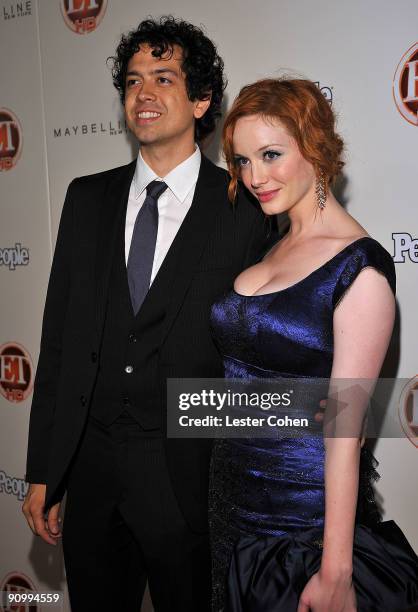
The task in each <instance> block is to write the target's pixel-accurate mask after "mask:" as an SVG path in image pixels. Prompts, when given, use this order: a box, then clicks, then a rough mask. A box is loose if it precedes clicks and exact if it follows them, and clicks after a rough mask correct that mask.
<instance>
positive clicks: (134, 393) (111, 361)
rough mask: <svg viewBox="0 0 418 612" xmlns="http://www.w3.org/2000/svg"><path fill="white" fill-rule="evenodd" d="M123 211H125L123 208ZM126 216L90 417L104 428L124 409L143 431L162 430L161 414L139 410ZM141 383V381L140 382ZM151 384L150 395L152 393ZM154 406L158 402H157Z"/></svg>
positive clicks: (119, 233) (118, 238)
mask: <svg viewBox="0 0 418 612" xmlns="http://www.w3.org/2000/svg"><path fill="white" fill-rule="evenodd" d="M125 210H126V209H125ZM125 216H126V215H125V213H124V214H123V215H121V222H120V223H119V227H118V228H117V234H116V244H115V249H114V257H113V262H112V271H111V275H110V282H109V292H108V302H107V306H106V318H105V325H104V330H103V341H102V347H101V351H100V362H99V373H98V378H97V382H96V386H95V390H94V393H93V398H92V404H91V408H90V414H91V415H93V416H94V417H95V418H96V419H98V420H100V421H101V422H102V423H104V424H105V425H110V424H111V423H112V422H113V421H114V420H115V419H116V418H117V417H118V416H119V415H120V414H121V413H122V412H124V411H125V410H126V411H127V412H129V414H130V415H131V416H132V417H133V418H134V419H135V420H136V421H137V423H139V425H141V427H142V429H144V430H148V431H149V430H161V413H160V410H159V409H158V408H157V407H156V409H155V411H154V412H153V413H150V411H149V409H148V410H147V411H146V412H145V411H142V410H141V396H140V394H139V389H138V387H139V383H138V381H139V377H141V376H145V373H144V368H141V365H140V364H141V362H143V359H144V356H143V355H141V350H142V347H141V342H140V338H139V336H138V334H137V332H136V323H137V317H138V316H139V313H140V311H139V313H138V314H137V316H136V317H135V316H134V312H133V310H132V305H131V297H130V293H129V285H128V277H127V271H126V263H125V239H124V236H125ZM142 382H143V381H142ZM152 387H153V385H152V384H151V381H150V393H151V394H152ZM156 405H157V402H156Z"/></svg>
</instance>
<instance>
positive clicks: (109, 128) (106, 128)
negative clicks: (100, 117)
mask: <svg viewBox="0 0 418 612" xmlns="http://www.w3.org/2000/svg"><path fill="white" fill-rule="evenodd" d="M127 133H128V126H127V125H126V121H105V122H100V123H82V124H79V125H71V126H66V127H60V128H54V138H60V137H61V136H85V135H87V134H107V135H108V136H118V135H119V134H127Z"/></svg>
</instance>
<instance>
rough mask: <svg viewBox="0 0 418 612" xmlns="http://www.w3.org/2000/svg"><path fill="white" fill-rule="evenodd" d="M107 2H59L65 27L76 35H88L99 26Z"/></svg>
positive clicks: (102, 0)
mask: <svg viewBox="0 0 418 612" xmlns="http://www.w3.org/2000/svg"><path fill="white" fill-rule="evenodd" d="M106 7H107V0H61V12H62V16H63V17H64V21H65V23H66V24H67V26H68V27H69V28H70V30H72V31H73V32H76V34H89V33H90V32H93V31H94V30H95V29H96V28H97V27H98V26H99V24H100V22H101V21H102V19H103V16H104V14H105V12H106Z"/></svg>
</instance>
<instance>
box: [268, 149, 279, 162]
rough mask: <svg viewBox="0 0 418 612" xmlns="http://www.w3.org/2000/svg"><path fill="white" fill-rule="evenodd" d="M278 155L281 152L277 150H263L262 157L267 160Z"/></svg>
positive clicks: (271, 159)
mask: <svg viewBox="0 0 418 612" xmlns="http://www.w3.org/2000/svg"><path fill="white" fill-rule="evenodd" d="M280 155H281V153H279V152H278V151H265V152H264V159H267V160H268V161H273V160H275V159H277V158H278V157H280Z"/></svg>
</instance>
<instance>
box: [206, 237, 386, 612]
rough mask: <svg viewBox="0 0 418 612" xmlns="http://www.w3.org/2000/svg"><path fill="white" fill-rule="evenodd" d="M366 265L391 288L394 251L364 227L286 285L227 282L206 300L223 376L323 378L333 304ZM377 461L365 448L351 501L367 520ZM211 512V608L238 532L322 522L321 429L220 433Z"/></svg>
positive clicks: (372, 508)
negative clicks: (242, 290)
mask: <svg viewBox="0 0 418 612" xmlns="http://www.w3.org/2000/svg"><path fill="white" fill-rule="evenodd" d="M366 267H373V268H375V269H376V270H378V271H379V272H380V273H382V274H383V275H384V276H385V277H386V278H387V280H388V282H389V285H390V287H391V288H392V290H393V292H395V282H396V281H395V271H394V265H393V261H392V258H391V256H390V255H389V253H388V252H387V251H386V250H385V249H384V248H383V247H382V246H381V245H380V244H379V243H378V242H376V241H375V240H374V239H372V238H370V237H363V238H360V239H358V240H356V241H355V242H353V243H351V244H350V245H348V246H346V247H345V248H344V249H343V250H342V251H340V252H339V253H338V254H337V255H335V256H334V257H333V258H332V259H330V260H329V261H328V262H327V263H325V264H324V265H322V266H321V267H320V268H318V269H317V270H315V271H314V272H312V273H311V274H309V276H307V277H306V278H304V279H303V280H301V281H299V282H297V283H296V284H294V285H292V286H291V287H288V288H286V289H284V290H281V291H276V292H273V293H268V294H264V295H256V296H243V295H240V294H238V293H237V292H236V291H234V290H231V291H229V292H227V293H226V294H224V295H223V296H221V297H220V298H219V299H218V300H217V301H216V302H215V303H214V304H213V306H212V311H211V325H212V330H213V335H214V339H215V342H216V343H217V346H218V348H219V349H220V352H221V354H222V355H223V360H224V367H225V377H226V378H242V379H254V378H276V377H278V376H279V377H286V378H292V377H300V376H304V377H321V378H328V377H329V376H330V374H331V368H332V360H333V313H334V309H335V308H336V306H337V305H338V303H339V302H340V300H341V299H342V297H343V296H344V294H345V292H346V291H347V290H348V289H349V287H350V285H351V284H352V283H353V281H354V280H355V278H356V277H357V275H358V274H359V272H360V271H361V270H363V269H364V268H366ZM376 464H377V462H376V461H375V460H374V458H373V456H372V455H371V453H370V452H369V451H367V450H365V449H363V450H362V457H361V468H360V486H359V503H358V510H357V514H358V516H360V515H361V521H362V523H363V524H370V523H373V521H378V520H379V516H378V512H377V507H376V504H375V502H374V497H373V489H372V486H371V482H372V481H373V480H374V479H376V477H377V473H376V471H375V469H374V468H375V466H376ZM209 518H210V527H211V540H212V557H213V610H214V612H220V611H222V610H225V609H226V603H225V598H226V595H225V591H226V580H227V575H228V567H229V565H230V561H231V555H232V552H233V549H234V546H235V544H236V542H237V541H238V540H239V539H240V538H241V537H243V536H248V535H253V536H254V535H256V536H277V535H281V534H285V533H296V532H297V531H298V530H300V529H304V528H309V527H318V528H321V527H323V523H324V448H323V441H322V439H321V438H320V437H316V438H302V437H299V438H279V439H225V440H216V441H215V444H214V450H213V456H212V463H211V484H210V493H209ZM257 609H258V608H257ZM280 609H281V608H280Z"/></svg>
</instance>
